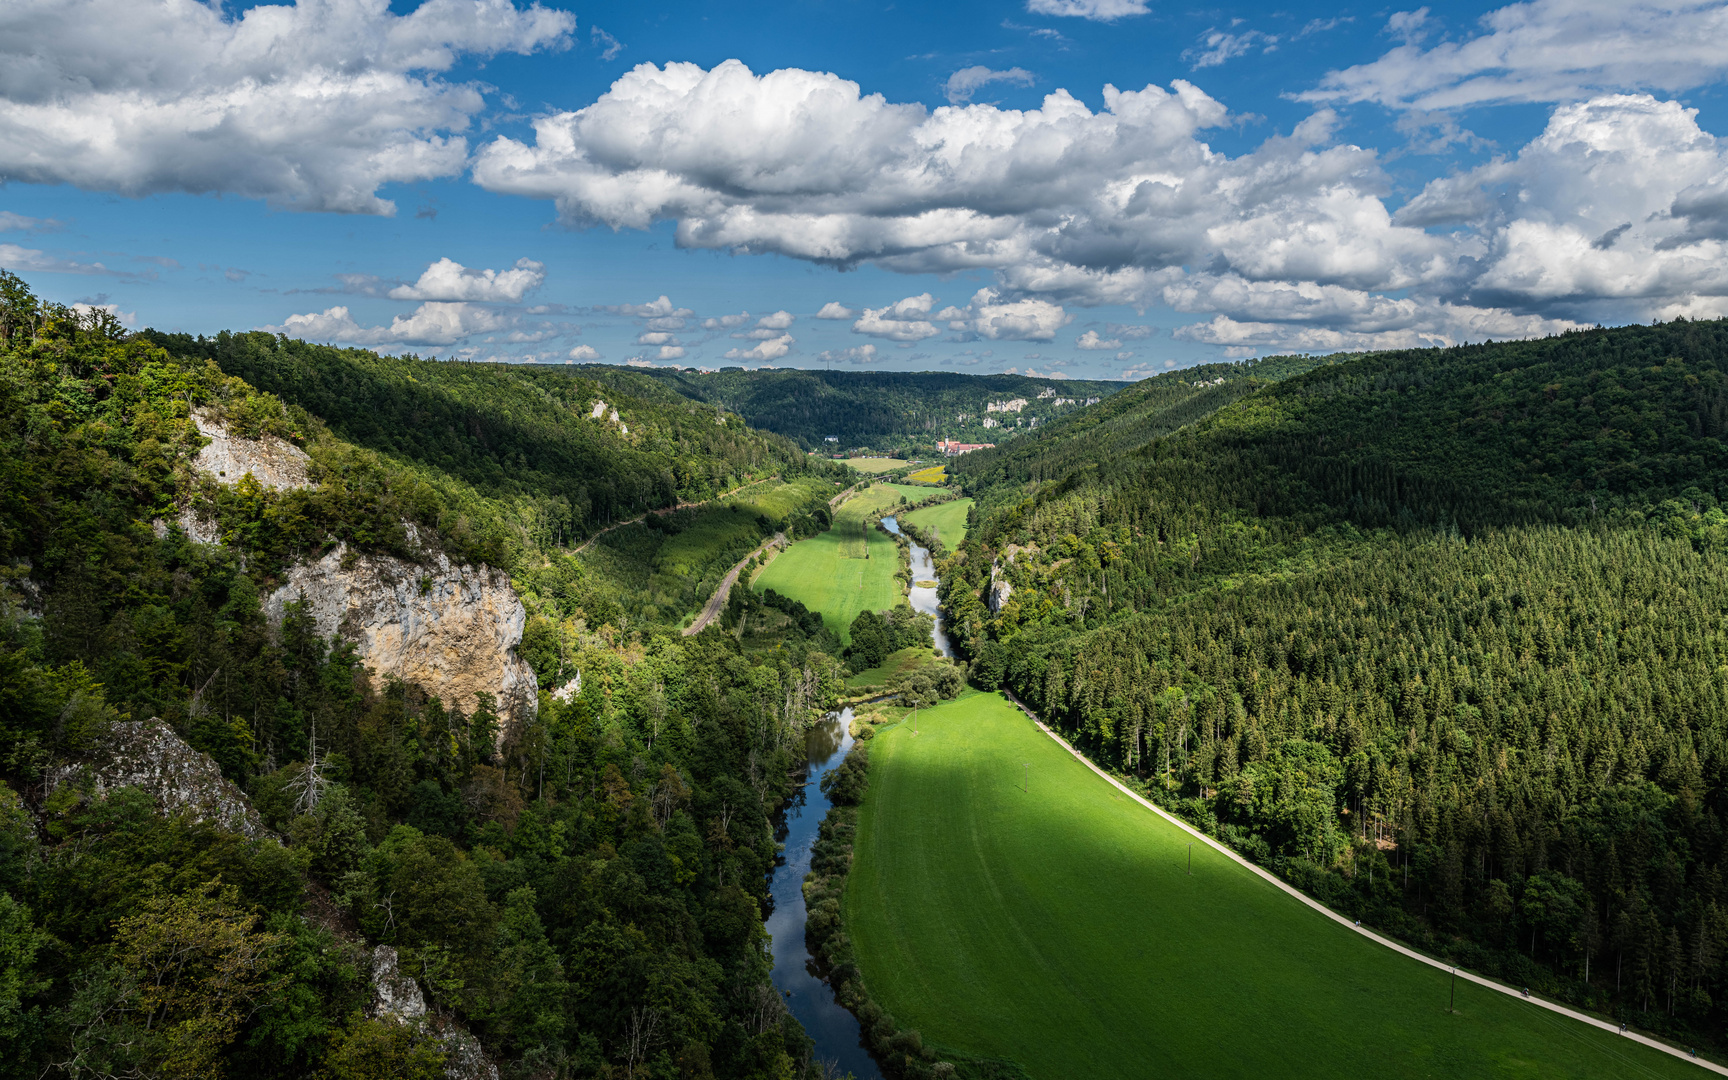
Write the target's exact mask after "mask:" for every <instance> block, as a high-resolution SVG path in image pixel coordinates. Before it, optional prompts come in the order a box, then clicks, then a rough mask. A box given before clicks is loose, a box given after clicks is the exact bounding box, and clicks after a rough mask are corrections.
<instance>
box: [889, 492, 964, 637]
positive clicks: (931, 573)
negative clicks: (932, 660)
mask: <svg viewBox="0 0 1728 1080" xmlns="http://www.w3.org/2000/svg"><path fill="white" fill-rule="evenodd" d="M882 527H883V528H884V529H887V530H888V531H889V532H891V533H893V534H894V535H895V536H899V535H900V523H899V522H898V521H896V520H894V519H893V518H891V517H885V518H883V519H882ZM920 581H928V582H930V584H929V585H926V586H923V587H920V586H919V584H918V583H919V582H920ZM909 599H910V600H911V602H912V610H913V611H916V612H918V613H919V614H920V615H928V616H930V617H931V618H932V619H934V620H936V624H935V626H934V627H932V628H931V630H930V637H931V640H932V641H933V642H934V643H935V645H936V651H937V652H939V653H941V654H942V655H943V656H948V657H952V656H953V655H954V649H953V647H952V646H950V645H949V643H948V635H947V634H946V633H945V632H943V630H942V605H941V602H940V601H938V600H937V599H936V563H935V560H933V559H931V558H930V549H929V548H927V547H925V546H923V545H922V544H919V543H916V542H914V543H913V544H912V591H911V596H910V597H909Z"/></svg>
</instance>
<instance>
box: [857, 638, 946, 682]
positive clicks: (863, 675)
mask: <svg viewBox="0 0 1728 1080" xmlns="http://www.w3.org/2000/svg"><path fill="white" fill-rule="evenodd" d="M936 662H937V660H936V657H935V655H934V654H933V653H932V652H931V650H930V648H929V647H928V646H924V645H914V646H910V647H908V648H904V649H899V650H897V651H895V652H891V653H889V654H888V658H887V659H886V660H884V661H882V666H881V667H873V668H866V669H865V670H863V671H860V672H859V673H858V674H856V675H854V676H852V677H851V678H849V679H847V680H846V689H848V690H850V691H852V692H854V693H857V692H860V691H864V690H875V689H879V688H880V687H882V686H884V685H886V684H887V682H888V680H889V679H892V678H894V677H895V676H896V675H903V674H905V673H906V672H909V671H916V670H917V669H918V668H921V667H923V666H924V665H926V664H934V663H936Z"/></svg>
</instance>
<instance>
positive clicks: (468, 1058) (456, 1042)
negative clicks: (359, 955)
mask: <svg viewBox="0 0 1728 1080" xmlns="http://www.w3.org/2000/svg"><path fill="white" fill-rule="evenodd" d="M372 1015H373V1016H374V1017H376V1018H377V1019H379V1020H394V1021H396V1022H397V1023H399V1024H426V1025H427V1027H428V1029H429V1030H430V1032H431V1035H432V1037H433V1038H434V1039H435V1040H437V1042H438V1048H439V1049H440V1050H442V1051H444V1076H445V1078H446V1080H498V1066H496V1065H494V1064H492V1062H490V1061H488V1060H487V1059H486V1051H485V1050H484V1049H482V1048H481V1046H480V1040H479V1039H476V1038H475V1037H474V1036H473V1035H472V1034H471V1033H470V1032H469V1031H468V1029H467V1028H464V1027H462V1026H461V1025H460V1024H457V1023H456V1022H455V1021H453V1020H450V1019H449V1018H447V1017H442V1016H439V1017H432V1018H430V1019H428V1017H427V1015H426V996H425V995H424V994H422V993H421V992H420V984H419V983H417V982H415V981H414V979H413V978H412V977H411V976H408V975H404V974H403V973H402V969H401V967H400V965H399V963H398V961H397V957H396V950H395V949H393V948H391V947H390V946H388V945H380V946H378V947H377V948H376V949H373V950H372Z"/></svg>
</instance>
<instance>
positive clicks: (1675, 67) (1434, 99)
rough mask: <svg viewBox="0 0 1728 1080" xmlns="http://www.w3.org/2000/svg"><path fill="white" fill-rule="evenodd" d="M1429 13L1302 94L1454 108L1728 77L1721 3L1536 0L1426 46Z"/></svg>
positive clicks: (1669, 87) (1412, 15)
mask: <svg viewBox="0 0 1728 1080" xmlns="http://www.w3.org/2000/svg"><path fill="white" fill-rule="evenodd" d="M1430 23H1431V20H1430V19H1429V16H1428V9H1427V8H1422V9H1420V10H1418V11H1415V12H1399V13H1397V14H1395V15H1393V16H1392V18H1391V21H1390V22H1389V24H1388V27H1387V29H1388V31H1389V32H1391V33H1393V34H1394V35H1395V36H1398V37H1402V38H1403V39H1404V44H1402V45H1400V46H1398V47H1397V48H1395V49H1393V50H1392V51H1391V52H1388V53H1387V54H1386V55H1385V56H1382V57H1381V58H1380V59H1378V60H1375V61H1373V62H1372V63H1368V64H1358V65H1356V66H1354V67H1349V68H1345V69H1344V70H1342V71H1335V72H1332V73H1331V74H1329V75H1328V76H1326V78H1325V79H1324V81H1323V82H1322V83H1321V86H1320V87H1319V88H1318V89H1317V90H1314V91H1312V92H1309V93H1307V94H1304V95H1301V96H1302V97H1304V98H1306V99H1307V100H1311V101H1374V102H1378V103H1380V104H1382V105H1387V106H1390V107H1393V108H1417V109H1454V108H1458V107H1460V106H1466V105H1480V104H1483V103H1486V102H1503V101H1543V102H1547V101H1569V100H1573V99H1577V98H1580V97H1587V96H1589V95H1591V94H1593V93H1598V92H1601V91H1604V90H1630V89H1648V90H1663V91H1676V90H1685V89H1689V88H1691V87H1695V86H1702V85H1704V84H1706V83H1710V82H1714V81H1716V80H1718V79H1721V78H1722V77H1723V76H1724V75H1725V74H1728V5H1725V4H1723V3H1722V2H1721V0H1705V2H1699V0H1667V2H1662V0H1533V2H1531V3H1522V4H1511V5H1509V6H1507V7H1503V8H1500V9H1498V10H1496V11H1491V12H1489V13H1488V14H1486V15H1484V16H1483V17H1482V20H1481V26H1482V32H1481V33H1479V34H1476V35H1474V36H1472V37H1468V38H1465V39H1464V40H1462V41H1441V42H1437V43H1436V44H1434V45H1432V46H1426V47H1425V46H1424V44H1423V42H1424V40H1425V38H1426V37H1427V36H1428V34H1427V31H1428V30H1429V29H1430Z"/></svg>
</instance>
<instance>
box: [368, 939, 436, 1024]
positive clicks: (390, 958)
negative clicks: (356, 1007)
mask: <svg viewBox="0 0 1728 1080" xmlns="http://www.w3.org/2000/svg"><path fill="white" fill-rule="evenodd" d="M372 994H373V997H372V1015H373V1016H376V1017H378V1018H379V1019H390V1020H400V1021H411V1020H418V1019H420V1018H421V1017H422V1016H425V1015H426V996H425V995H424V994H422V993H421V992H420V984H419V983H417V982H415V981H414V980H413V979H412V978H410V977H408V976H407V975H404V974H402V969H401V968H400V967H399V966H398V965H397V961H396V950H395V949H393V948H391V947H390V946H388V945H380V946H378V947H377V948H375V949H373V950H372Z"/></svg>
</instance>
